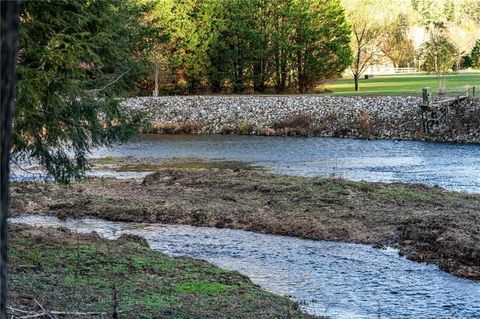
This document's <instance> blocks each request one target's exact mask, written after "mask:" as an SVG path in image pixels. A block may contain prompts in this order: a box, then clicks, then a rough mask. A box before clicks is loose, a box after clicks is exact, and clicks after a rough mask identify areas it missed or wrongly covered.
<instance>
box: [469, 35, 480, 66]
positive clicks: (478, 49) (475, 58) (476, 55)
mask: <svg viewBox="0 0 480 319" xmlns="http://www.w3.org/2000/svg"><path fill="white" fill-rule="evenodd" d="M470 66H471V67H472V68H474V69H480V39H479V40H477V42H476V43H475V46H474V47H473V49H472V53H471V54H470Z"/></svg>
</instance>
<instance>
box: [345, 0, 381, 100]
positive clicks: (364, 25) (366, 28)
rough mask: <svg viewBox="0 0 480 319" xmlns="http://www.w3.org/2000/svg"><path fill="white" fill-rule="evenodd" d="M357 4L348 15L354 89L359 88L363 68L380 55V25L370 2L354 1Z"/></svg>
mask: <svg viewBox="0 0 480 319" xmlns="http://www.w3.org/2000/svg"><path fill="white" fill-rule="evenodd" d="M356 4H357V6H356V7H355V8H354V10H352V11H351V12H350V13H349V15H348V17H349V21H350V24H351V25H352V51H353V54H354V57H353V62H352V64H351V65H350V70H351V71H352V74H353V79H354V81H355V91H358V90H359V89H360V87H359V80H360V77H361V76H362V74H363V73H364V72H365V70H366V69H367V68H368V66H369V65H371V64H372V63H373V62H374V61H375V60H376V59H377V58H378V57H380V55H381V50H380V49H379V41H380V39H381V36H382V27H381V25H380V24H379V23H378V21H376V20H375V19H374V18H373V17H374V16H375V14H374V13H373V12H371V11H372V2H371V1H368V0H363V1H359V2H356Z"/></svg>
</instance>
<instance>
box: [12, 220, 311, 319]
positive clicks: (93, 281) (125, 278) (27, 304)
mask: <svg viewBox="0 0 480 319" xmlns="http://www.w3.org/2000/svg"><path fill="white" fill-rule="evenodd" d="M10 237H11V242H10V252H9V259H10V262H9V278H10V281H9V305H8V308H7V309H8V312H9V316H8V317H9V318H10V317H12V318H57V317H58V318H145V319H147V318H298V319H300V318H312V317H310V316H308V315H306V314H304V313H302V312H301V311H300V310H299V308H298V305H297V304H296V303H294V302H292V301H291V300H289V299H287V298H285V297H280V296H276V295H274V294H272V293H268V292H266V291H263V290H261V289H260V288H259V287H258V286H256V285H254V284H252V282H251V281H250V280H249V279H248V278H247V277H245V276H243V275H241V274H239V273H237V272H232V271H226V270H222V269H219V268H218V267H215V266H213V265H212V264H210V263H207V262H205V261H200V260H195V259H192V258H187V257H182V258H171V257H168V256H166V255H164V254H161V253H158V252H155V251H153V250H151V249H150V248H148V245H146V243H145V242H144V241H142V240H141V239H140V238H135V237H134V236H123V237H120V238H119V239H118V240H116V241H111V240H105V239H101V238H100V237H99V236H98V235H96V234H94V233H92V234H89V235H78V234H74V233H72V232H70V231H68V230H65V229H51V228H48V229H43V228H33V227H27V226H14V227H11V228H10Z"/></svg>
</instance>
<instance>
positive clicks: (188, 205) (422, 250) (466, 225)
mask: <svg viewBox="0 0 480 319" xmlns="http://www.w3.org/2000/svg"><path fill="white" fill-rule="evenodd" d="M12 199H13V212H16V213H24V212H27V213H52V214H56V215H57V216H59V217H66V216H72V217H82V216H95V217H100V218H105V219H108V220H114V221H135V222H145V221H146V222H161V223H179V224H190V225H195V226H211V227H228V228H233V229H244V230H251V231H256V232H261V233H269V234H278V235H287V236H296V237H300V238H308V239H317V240H335V241H347V242H357V243H366V244H373V245H392V246H398V247H399V249H400V252H401V253H402V254H405V255H406V256H407V257H408V258H409V259H412V260H416V261H425V262H433V263H436V264H438V265H439V266H440V267H441V268H442V269H444V270H446V271H448V272H451V273H453V274H455V275H457V276H462V277H467V278H472V279H480V196H478V195H469V194H464V193H458V192H450V191H446V190H444V189H441V188H437V187H427V186H423V185H408V184H385V183H367V182H351V181H345V180H336V179H333V180H332V179H322V178H302V177H292V176H282V175H276V174H272V173H267V172H264V171H262V170H251V169H244V168H242V167H238V168H231V167H227V168H221V169H219V168H214V167H210V168H208V169H205V168H202V169H198V168H183V169H179V168H173V167H170V168H161V169H159V171H158V172H156V173H154V174H152V175H149V176H147V177H146V178H145V179H144V180H143V181H137V180H117V179H98V178H95V179H90V180H87V181H85V182H78V183H74V184H72V185H71V186H69V187H62V186H58V185H54V184H34V183H14V184H13V185H12Z"/></svg>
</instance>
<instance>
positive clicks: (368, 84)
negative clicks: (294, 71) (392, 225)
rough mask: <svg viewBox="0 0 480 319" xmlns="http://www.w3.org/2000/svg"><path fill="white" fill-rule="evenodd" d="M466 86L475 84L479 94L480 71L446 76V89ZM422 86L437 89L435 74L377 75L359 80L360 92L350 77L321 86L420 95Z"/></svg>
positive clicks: (345, 92)
mask: <svg viewBox="0 0 480 319" xmlns="http://www.w3.org/2000/svg"><path fill="white" fill-rule="evenodd" d="M466 86H476V87H477V90H476V92H477V93H476V95H477V96H479V95H480V72H478V73H462V74H452V75H449V76H448V77H447V90H448V91H460V90H461V89H462V88H464V87H466ZM423 87H431V88H432V92H433V93H435V92H437V91H438V84H437V79H436V77H435V75H383V76H381V75H377V76H374V78H373V79H370V80H365V79H362V80H360V92H355V91H354V82H353V79H352V78H344V79H339V80H336V81H334V82H330V83H327V84H325V85H324V86H323V88H325V89H327V90H331V91H333V93H331V94H336V95H355V94H361V95H420V94H421V92H422V88H423Z"/></svg>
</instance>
